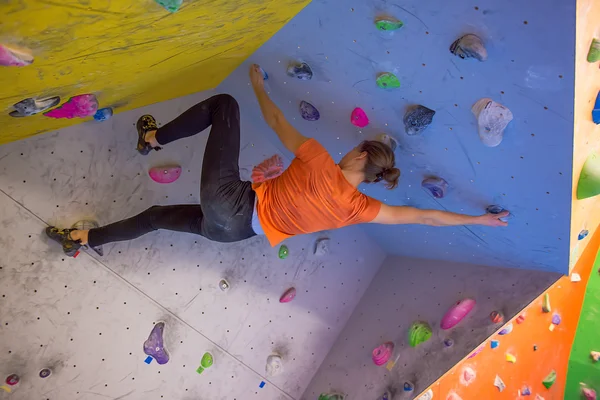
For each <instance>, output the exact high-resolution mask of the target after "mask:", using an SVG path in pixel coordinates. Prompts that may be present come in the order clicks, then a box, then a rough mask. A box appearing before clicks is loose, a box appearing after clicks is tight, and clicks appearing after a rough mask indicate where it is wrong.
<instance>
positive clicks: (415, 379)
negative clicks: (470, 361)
mask: <svg viewBox="0 0 600 400" xmlns="http://www.w3.org/2000/svg"><path fill="white" fill-rule="evenodd" d="M559 277H560V274H557V273H554V274H552V273H545V272H540V271H523V270H519V269H512V268H495V267H488V266H480V265H471V264H461V263H447V262H440V261H432V260H423V259H413V258H405V257H397V256H390V257H388V258H387V259H386V260H385V261H384V263H383V265H382V267H381V269H380V271H379V273H378V274H377V276H376V277H375V279H373V282H372V283H371V285H370V286H369V289H367V292H366V293H365V295H364V296H363V298H362V299H361V301H360V303H359V304H358V306H357V307H356V309H355V311H354V313H353V314H352V317H351V318H350V320H349V321H348V324H347V325H346V327H345V328H344V330H343V331H342V333H341V334H340V337H339V338H338V340H337V341H336V343H335V344H334V345H333V347H332V349H331V352H330V353H329V354H328V355H327V358H326V359H325V360H324V361H323V364H321V367H320V369H319V371H318V372H317V373H316V374H315V377H314V379H313V380H312V382H311V384H310V386H309V387H308V389H307V390H306V392H305V393H304V395H303V396H302V397H301V398H302V400H313V399H316V398H317V396H318V395H319V394H320V393H322V392H328V391H339V392H343V393H347V394H348V395H349V397H348V399H349V400H359V399H360V400H362V399H377V398H378V397H377V396H378V395H381V394H382V393H383V392H384V391H385V390H386V388H388V387H390V388H393V389H395V390H396V391H397V392H398V393H399V396H398V398H399V399H411V398H413V397H414V396H415V395H417V394H418V392H419V391H422V390H424V389H425V388H427V386H429V385H430V384H431V383H433V382H434V381H435V380H436V379H437V378H439V377H440V376H441V375H442V374H443V373H445V372H446V371H447V370H448V369H450V368H451V367H452V366H454V365H455V364H456V363H457V362H458V361H460V360H461V359H462V358H463V357H465V356H467V355H468V354H469V353H470V352H471V351H473V350H474V349H475V348H476V347H477V346H478V345H479V344H480V343H481V342H482V341H483V340H485V339H486V338H487V337H488V336H489V335H491V334H492V333H493V332H495V331H496V330H497V329H499V328H500V327H501V326H502V324H493V323H492V322H491V321H490V317H489V315H490V313H491V312H492V311H501V312H502V313H503V314H504V317H505V320H506V319H510V318H512V317H513V316H514V315H516V314H517V313H518V312H519V311H520V310H522V309H523V308H524V307H525V306H526V305H527V304H528V303H529V302H530V301H531V300H533V299H534V298H535V297H536V296H537V295H539V294H540V293H541V292H542V291H544V290H545V289H546V288H547V287H548V286H550V285H551V284H552V283H554V282H555V281H556V280H557V279H558V278H559ZM464 298H472V299H474V300H475V301H476V305H475V308H474V309H473V311H472V312H471V313H470V314H469V315H467V317H466V318H465V319H464V320H463V321H461V322H460V323H459V324H458V325H456V326H455V327H453V328H451V329H449V330H441V329H440V322H441V319H442V317H443V315H444V314H445V313H446V311H447V310H448V309H449V308H450V306H452V305H453V304H454V303H455V302H457V301H458V300H461V299H464ZM415 321H426V322H428V323H429V325H430V326H431V327H432V329H433V335H432V337H431V339H429V341H427V342H425V343H422V344H420V345H419V346H418V347H416V348H412V347H410V346H409V343H408V329H409V327H410V326H411V324H412V323H413V322H415ZM448 338H449V339H451V340H452V341H453V342H454V345H453V346H451V347H446V346H445V345H444V340H445V339H448ZM501 340H502V339H500V341H501ZM388 341H392V342H395V345H396V348H397V349H399V352H398V353H397V354H399V359H398V361H397V363H396V365H395V366H394V368H393V369H392V370H391V371H388V370H387V369H386V368H385V367H384V366H381V367H378V366H376V365H375V364H374V363H373V361H371V357H372V355H371V353H372V351H373V349H375V348H376V347H378V346H379V345H381V344H382V343H384V342H388ZM405 381H410V382H412V383H413V384H414V386H415V391H414V392H413V393H412V394H411V393H404V392H403V388H402V385H403V384H404V382H405ZM490 385H491V382H490Z"/></svg>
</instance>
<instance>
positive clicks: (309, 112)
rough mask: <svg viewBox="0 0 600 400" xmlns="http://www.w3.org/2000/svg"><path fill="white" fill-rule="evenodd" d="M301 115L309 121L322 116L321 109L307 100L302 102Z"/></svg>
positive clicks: (316, 119)
mask: <svg viewBox="0 0 600 400" xmlns="http://www.w3.org/2000/svg"><path fill="white" fill-rule="evenodd" d="M300 115H302V118H304V119H305V120H307V121H318V120H319V118H321V114H319V110H317V108H316V107H315V106H313V105H312V104H310V103H309V102H307V101H304V100H302V101H301V102H300Z"/></svg>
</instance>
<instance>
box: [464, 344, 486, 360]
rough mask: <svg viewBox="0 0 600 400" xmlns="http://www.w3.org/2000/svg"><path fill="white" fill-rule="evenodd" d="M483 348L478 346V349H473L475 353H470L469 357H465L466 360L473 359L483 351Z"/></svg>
mask: <svg viewBox="0 0 600 400" xmlns="http://www.w3.org/2000/svg"><path fill="white" fill-rule="evenodd" d="M484 348H485V346H484V345H481V346H479V347H478V348H476V349H475V351H474V352H472V353H471V354H470V355H469V357H467V358H473V357H475V356H476V355H477V354H479V353H481V352H482V351H483V349H484Z"/></svg>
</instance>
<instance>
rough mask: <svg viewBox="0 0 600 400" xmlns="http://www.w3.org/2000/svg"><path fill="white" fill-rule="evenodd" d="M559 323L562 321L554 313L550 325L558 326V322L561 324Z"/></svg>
mask: <svg viewBox="0 0 600 400" xmlns="http://www.w3.org/2000/svg"><path fill="white" fill-rule="evenodd" d="M561 321H562V319H561V318H560V315H558V314H556V313H555V314H554V315H553V316H552V323H553V324H554V325H560V322H561Z"/></svg>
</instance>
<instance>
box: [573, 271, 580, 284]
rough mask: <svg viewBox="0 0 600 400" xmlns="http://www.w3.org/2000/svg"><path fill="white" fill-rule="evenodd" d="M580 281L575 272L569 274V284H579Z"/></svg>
mask: <svg viewBox="0 0 600 400" xmlns="http://www.w3.org/2000/svg"><path fill="white" fill-rule="evenodd" d="M579 281H581V275H579V274H578V273H577V272H573V273H572V274H571V282H579Z"/></svg>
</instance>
